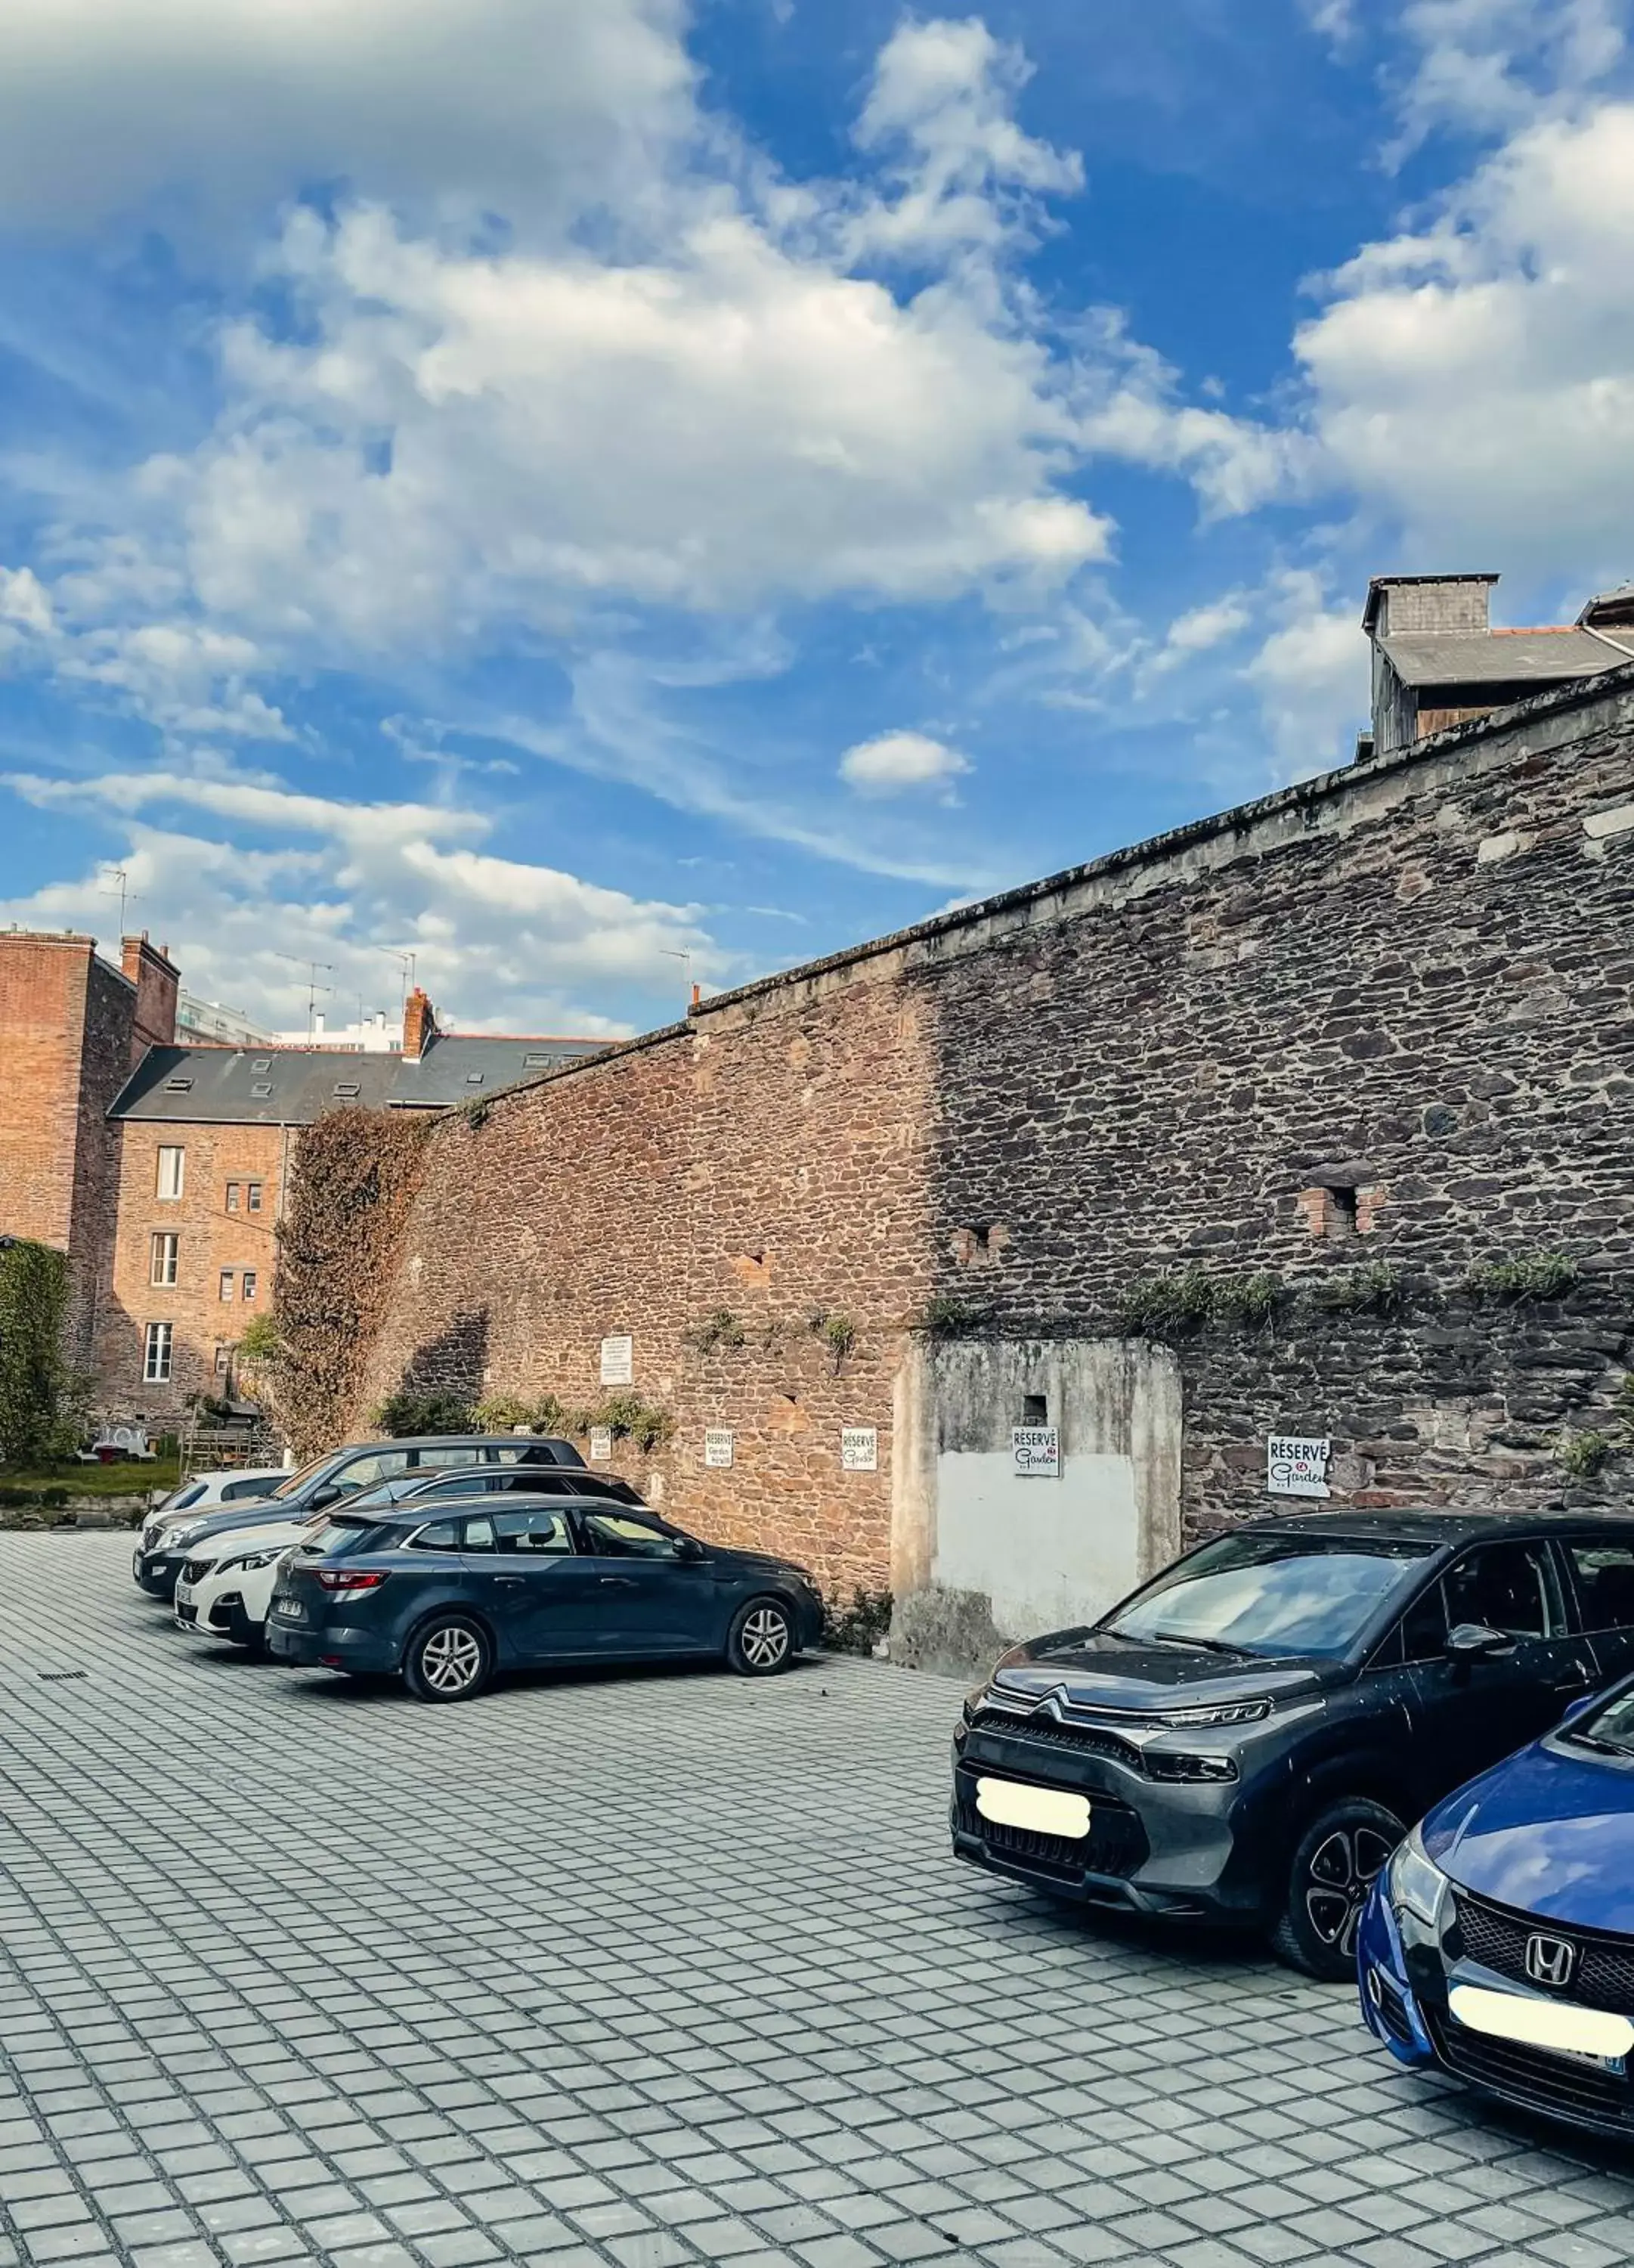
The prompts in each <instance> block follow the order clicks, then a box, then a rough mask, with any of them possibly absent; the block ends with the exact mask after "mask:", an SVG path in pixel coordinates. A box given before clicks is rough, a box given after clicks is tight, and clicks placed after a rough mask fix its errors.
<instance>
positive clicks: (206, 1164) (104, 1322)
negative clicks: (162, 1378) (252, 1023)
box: [97, 1119, 295, 1425]
mask: <svg viewBox="0 0 1634 2268" xmlns="http://www.w3.org/2000/svg"><path fill="white" fill-rule="evenodd" d="M115 1139H116V1145H117V1157H118V1171H117V1182H116V1187H117V1200H116V1202H117V1208H118V1232H117V1236H116V1239H115V1241H114V1252H113V1260H112V1269H111V1273H110V1278H109V1280H108V1283H107V1288H106V1290H105V1292H104V1293H103V1296H102V1300H101V1301H100V1312H99V1327H98V1340H97V1374H98V1394H99V1401H100V1403H101V1404H102V1406H103V1407H104V1408H105V1409H107V1410H108V1411H109V1412H111V1413H114V1414H130V1413H134V1412H138V1411H139V1412H140V1413H141V1414H142V1415H143V1416H144V1418H146V1419H147V1421H148V1422H149V1424H150V1425H155V1424H160V1423H162V1424H165V1425H174V1424H175V1423H176V1422H177V1421H178V1420H179V1419H180V1417H181V1416H182V1414H183V1410H184V1409H185V1404H186V1398H187V1396H188V1395H189V1394H210V1395H217V1394H220V1393H221V1392H222V1390H223V1387H224V1381H223V1380H222V1378H221V1377H220V1376H219V1375H218V1374H217V1371H216V1350H217V1346H220V1345H231V1344H234V1343H235V1342H236V1341H237V1339H238V1337H239V1334H240V1333H241V1332H242V1330H243V1329H244V1327H245V1324H246V1323H247V1322H248V1321H249V1319H250V1318H251V1316H253V1315H256V1314H262V1313H264V1312H265V1311H266V1310H267V1309H268V1308H269V1307H270V1304H271V1300H272V1279H273V1272H274V1269H275V1267H276V1226H277V1220H278V1213H279V1206H280V1204H281V1200H282V1194H283V1187H284V1182H285V1176H286V1173H287V1162H288V1153H289V1148H290V1145H291V1143H292V1141H293V1140H294V1139H295V1136H294V1134H293V1133H292V1132H291V1133H289V1134H286V1132H285V1130H284V1129H283V1128H282V1127H278V1126H208V1125H197V1124H187V1123H180V1124H176V1125H165V1124H161V1123H156V1122H155V1121H153V1120H151V1119H140V1120H137V1119H127V1120H125V1121H124V1122H123V1123H122V1124H121V1125H120V1126H119V1127H118V1128H117V1129H116V1131H115ZM167 1146H179V1147H180V1148H181V1149H182V1150H183V1152H185V1163H184V1167H183V1175H182V1194H181V1196H180V1198H179V1199H171V1198H161V1197H159V1196H158V1152H159V1150H160V1148H161V1147H167ZM229 1182H233V1183H236V1184H238V1186H239V1211H237V1212H229V1211H227V1209H226V1199H227V1186H228V1184H229ZM251 1182H260V1184H261V1211H259V1212H252V1211H250V1210H249V1208H248V1186H249V1184H250V1183H251ZM160 1233H165V1234H174V1235H175V1236H176V1237H177V1238H178V1240H179V1242H178V1247H177V1272H176V1282H175V1284H174V1285H155V1284H154V1283H152V1282H151V1275H152V1240H153V1238H154V1236H155V1234H160ZM224 1269H226V1270H231V1271H232V1299H231V1300H226V1301H224V1300H222V1298H221V1290H220V1285H221V1273H222V1270H224ZM247 1269H249V1270H253V1271H254V1275H255V1278H256V1292H257V1296H256V1299H255V1300H254V1303H251V1304H247V1303H246V1302H245V1300H244V1299H243V1296H242V1293H243V1279H244V1271H245V1270H247ZM150 1322H169V1323H171V1324H172V1325H173V1345H172V1364H171V1378H170V1381H169V1383H168V1385H150V1384H149V1383H148V1382H147V1381H145V1380H144V1376H143V1359H144V1335H145V1329H146V1326H147V1324H149V1323H150Z"/></svg>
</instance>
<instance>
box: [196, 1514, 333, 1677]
mask: <svg viewBox="0 0 1634 2268" xmlns="http://www.w3.org/2000/svg"><path fill="white" fill-rule="evenodd" d="M327 1524H328V1522H327V1517H326V1515H325V1514H323V1513H319V1515H318V1516H317V1518H316V1519H307V1520H305V1521H293V1520H291V1521H268V1522H267V1524H266V1525H265V1526H264V1527H261V1528H229V1529H227V1531H226V1532H225V1534H224V1535H206V1536H202V1537H201V1538H200V1540H199V1545H198V1550H197V1551H196V1553H195V1554H194V1555H193V1556H192V1557H189V1558H188V1560H187V1561H186V1563H185V1564H184V1565H183V1567H182V1570H181V1572H180V1576H179V1577H178V1578H177V1581H176V1626H177V1628H178V1629H179V1630H184V1631H187V1632H188V1636H189V1637H191V1638H230V1639H231V1640H232V1643H233V1644H234V1645H235V1646H248V1647H249V1649H250V1651H251V1652H252V1653H260V1651H261V1642H262V1638H263V1636H264V1634H265V1631H266V1626H267V1609H268V1608H269V1606H270V1605H271V1603H272V1586H273V1578H274V1576H275V1574H276V1572H277V1565H278V1562H279V1560H280V1559H282V1558H283V1555H284V1553H285V1552H286V1551H288V1550H292V1549H293V1547H294V1546H295V1545H296V1544H298V1543H306V1542H308V1541H309V1540H310V1538H311V1537H312V1536H313V1535H315V1534H316V1532H317V1530H318V1529H319V1528H322V1527H325V1526H326V1525H327Z"/></svg>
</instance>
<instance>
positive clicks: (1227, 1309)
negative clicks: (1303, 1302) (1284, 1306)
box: [1209, 1269, 1285, 1323]
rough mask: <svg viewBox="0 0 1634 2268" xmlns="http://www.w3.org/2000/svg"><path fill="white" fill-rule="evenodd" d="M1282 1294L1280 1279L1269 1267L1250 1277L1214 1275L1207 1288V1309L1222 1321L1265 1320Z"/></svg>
mask: <svg viewBox="0 0 1634 2268" xmlns="http://www.w3.org/2000/svg"><path fill="white" fill-rule="evenodd" d="M1284 1297H1285V1294H1284V1290H1283V1285H1282V1279H1281V1278H1280V1277H1277V1276H1273V1275H1272V1274H1271V1272H1270V1270H1269V1269H1262V1270H1260V1271H1259V1272H1258V1274H1256V1275H1253V1276H1217V1277H1215V1278H1213V1279H1212V1281H1211V1285H1210V1288H1209V1312H1210V1314H1211V1315H1213V1316H1214V1317H1215V1318H1216V1319H1217V1320H1218V1322H1223V1323H1268V1322H1270V1319H1271V1317H1272V1316H1273V1315H1274V1314H1276V1312H1277V1306H1278V1304H1279V1303H1280V1301H1281V1300H1283V1299H1284Z"/></svg>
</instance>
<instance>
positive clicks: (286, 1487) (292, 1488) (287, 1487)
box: [272, 1449, 335, 1496]
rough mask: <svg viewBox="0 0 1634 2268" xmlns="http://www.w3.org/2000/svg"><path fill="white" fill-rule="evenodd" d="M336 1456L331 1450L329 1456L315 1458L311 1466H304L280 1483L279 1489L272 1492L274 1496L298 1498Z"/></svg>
mask: <svg viewBox="0 0 1634 2268" xmlns="http://www.w3.org/2000/svg"><path fill="white" fill-rule="evenodd" d="M334 1454H335V1452H334V1450H333V1449H331V1450H330V1451H329V1453H328V1455H327V1456H322V1457H314V1458H313V1461H312V1462H311V1463H310V1464H309V1465H302V1466H301V1467H300V1469H299V1470H298V1471H297V1472H292V1473H291V1474H290V1476H288V1478H287V1479H285V1480H281V1481H280V1482H279V1483H278V1485H277V1487H276V1489H274V1491H272V1492H273V1494H274V1496H298V1494H299V1493H300V1491H301V1490H302V1489H304V1488H305V1485H306V1484H307V1482H308V1481H309V1480H311V1478H312V1476H313V1474H314V1473H320V1472H321V1471H322V1470H323V1469H324V1467H325V1466H326V1465H327V1464H328V1462H329V1458H330V1457H332V1456H333V1455H334Z"/></svg>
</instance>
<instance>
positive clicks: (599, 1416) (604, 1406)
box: [583, 1394, 675, 1453]
mask: <svg viewBox="0 0 1634 2268" xmlns="http://www.w3.org/2000/svg"><path fill="white" fill-rule="evenodd" d="M597 1425H605V1426H606V1427H607V1431H608V1432H609V1433H611V1434H612V1436H613V1438H614V1440H615V1441H619V1440H629V1441H633V1442H634V1443H635V1445H636V1447H637V1448H638V1449H640V1450H642V1451H644V1452H646V1453H650V1452H651V1451H652V1450H654V1449H661V1448H662V1447H664V1445H665V1444H666V1442H667V1441H668V1440H669V1439H670V1437H671V1436H672V1434H673V1432H674V1431H675V1420H674V1419H673V1418H672V1417H671V1415H670V1413H669V1411H668V1410H662V1409H659V1406H658V1405H657V1404H656V1403H651V1402H644V1401H643V1400H642V1398H641V1396H640V1395H638V1394H609V1395H607V1399H606V1401H605V1402H603V1403H600V1406H599V1407H598V1408H596V1409H594V1410H588V1411H586V1412H585V1426H584V1429H583V1430H584V1432H586V1433H588V1432H590V1431H591V1429H592V1428H593V1426H597Z"/></svg>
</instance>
